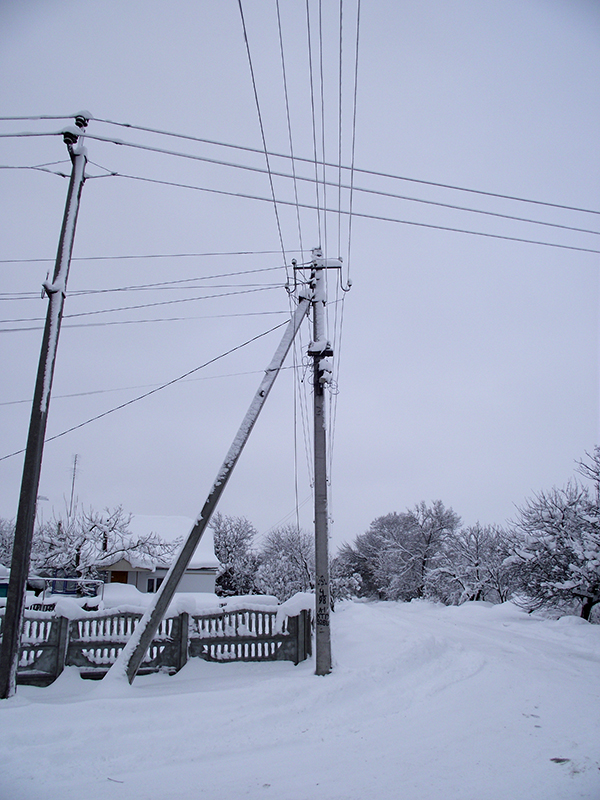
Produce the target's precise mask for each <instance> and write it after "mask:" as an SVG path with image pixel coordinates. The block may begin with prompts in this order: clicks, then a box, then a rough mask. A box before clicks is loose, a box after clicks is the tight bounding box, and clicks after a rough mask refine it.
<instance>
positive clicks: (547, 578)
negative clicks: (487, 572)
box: [508, 449, 600, 619]
mask: <svg viewBox="0 0 600 800" xmlns="http://www.w3.org/2000/svg"><path fill="white" fill-rule="evenodd" d="M597 467H598V449H596V451H595V457H594V462H593V463H592V465H590V468H592V469H596V468H597ZM513 535H514V543H513V547H512V551H513V552H512V555H511V556H510V558H509V560H508V563H510V564H511V565H512V567H513V570H514V575H515V578H516V580H517V581H518V586H519V589H520V591H521V592H522V593H523V595H524V597H525V602H526V603H527V605H528V606H529V607H530V608H532V609H534V608H541V607H543V606H555V605H560V604H567V605H569V604H570V605H572V604H573V603H577V604H579V605H580V608H581V616H582V617H583V618H584V619H589V616H590V612H591V610H592V608H593V607H594V606H595V605H596V604H597V603H600V513H599V508H598V501H597V496H596V497H593V496H592V495H591V494H590V492H589V491H588V489H587V488H586V487H583V486H580V485H579V484H577V483H576V482H571V483H569V484H567V486H566V487H565V488H564V489H556V488H554V489H552V490H551V491H549V492H540V493H539V494H537V495H535V496H534V497H533V499H531V500H529V501H527V503H526V504H525V505H524V506H523V507H522V508H520V509H519V513H518V517H517V519H516V521H515V522H514V524H513Z"/></svg>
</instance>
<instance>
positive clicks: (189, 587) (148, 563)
mask: <svg viewBox="0 0 600 800" xmlns="http://www.w3.org/2000/svg"><path fill="white" fill-rule="evenodd" d="M193 525H194V520H193V519H189V518H188V517H155V516H146V515H139V514H136V515H134V516H133V517H132V518H131V522H130V523H129V531H130V532H131V536H132V538H138V537H141V536H147V535H149V534H151V533H155V534H156V535H157V536H159V537H160V538H161V539H162V540H163V541H165V542H168V543H169V544H171V543H174V542H176V541H177V540H181V541H183V540H184V539H185V538H187V535H188V534H189V532H190V531H191V529H192V527H193ZM177 552H178V550H175V553H174V556H173V558H175V557H176V555H177ZM112 558H114V559H115V560H114V561H111V562H110V563H107V560H106V558H100V559H99V562H98V564H97V565H96V566H97V569H98V571H99V572H100V573H104V574H105V575H106V582H107V583H126V584H129V585H131V586H135V587H136V589H138V591H140V592H156V591H157V590H158V588H159V587H160V585H161V583H162V582H163V580H164V578H165V575H166V574H167V571H168V569H169V567H170V566H171V563H172V560H173V558H169V559H168V560H165V559H163V558H160V557H152V556H149V555H146V554H137V553H136V554H133V553H127V552H126V551H124V552H122V553H117V554H116V555H114V556H112ZM218 569H219V562H218V560H217V557H216V556H215V548H214V541H213V532H212V529H211V528H208V527H207V528H206V530H205V532H204V535H203V536H202V539H201V540H200V542H199V544H198V547H197V548H196V551H195V553H194V555H193V556H192V560H191V561H190V563H189V565H188V568H187V569H186V571H185V573H184V575H183V577H182V579H181V581H180V583H179V587H178V589H177V591H178V592H211V593H214V591H215V579H216V577H217V571H218Z"/></svg>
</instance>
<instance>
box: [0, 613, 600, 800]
mask: <svg viewBox="0 0 600 800" xmlns="http://www.w3.org/2000/svg"><path fill="white" fill-rule="evenodd" d="M332 625H333V648H334V659H335V671H334V672H333V673H332V674H331V675H329V676H326V677H316V676H315V675H314V674H313V671H314V663H313V662H311V661H308V662H305V663H303V664H301V665H299V666H298V667H294V666H293V665H292V664H291V663H285V662H281V663H272V664H210V663H206V662H203V661H199V660H193V661H192V662H190V663H188V664H187V666H186V667H185V668H184V669H183V670H182V671H181V672H180V673H179V674H178V675H176V676H174V677H168V676H166V675H151V676H147V677H140V678H137V679H136V681H135V682H134V685H133V686H131V687H130V686H129V685H128V684H126V683H124V682H122V681H112V682H110V683H108V682H102V683H94V682H91V681H83V680H81V679H80V678H79V677H78V674H77V672H76V670H74V669H72V668H70V669H68V670H67V671H66V673H65V674H63V675H62V676H61V678H59V680H58V681H57V682H56V683H55V684H54V685H52V686H51V687H49V688H47V689H39V688H34V687H24V686H21V687H19V689H18V693H17V696H15V697H13V698H11V699H10V700H5V701H2V702H0V726H1V727H0V730H1V731H2V733H1V737H0V797H2V798H7V800H8V798H10V800H39V799H40V798H42V797H59V798H61V800H75V799H76V800H81V798H87V799H88V800H105V798H106V799H107V800H113V798H115V799H117V798H118V799H119V800H120V799H121V798H127V800H153V799H154V798H164V799H165V800H175V798H177V800H188V798H189V800H197V799H198V798H206V799H207V800H241V798H252V799H254V798H256V799H257V800H258V798H260V800H269V799H270V798H272V799H273V800H309V799H310V800H373V799H376V800H571V799H572V798H585V800H598V798H600V702H599V699H600V698H599V696H600V681H599V677H600V669H599V667H600V626H598V625H590V624H589V623H586V622H584V621H582V620H580V619H578V618H577V617H563V618H562V619H559V620H547V619H546V620H544V619H540V618H535V617H533V616H527V614H525V613H524V612H522V611H520V610H518V609H517V608H516V607H515V606H513V605H511V604H504V605H502V606H493V607H492V606H488V605H486V604H481V603H468V604H465V605H463V606H461V607H458V608H456V607H452V608H445V607H443V606H439V605H434V604H430V603H427V602H413V603H410V604H400V603H360V602H356V603H344V604H341V605H340V606H339V608H338V609H337V610H336V612H335V614H333V615H332Z"/></svg>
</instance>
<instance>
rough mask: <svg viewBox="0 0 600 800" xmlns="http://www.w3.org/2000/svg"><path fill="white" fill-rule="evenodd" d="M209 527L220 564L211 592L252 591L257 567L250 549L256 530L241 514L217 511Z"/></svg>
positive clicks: (227, 594)
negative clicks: (231, 515) (232, 515)
mask: <svg viewBox="0 0 600 800" xmlns="http://www.w3.org/2000/svg"><path fill="white" fill-rule="evenodd" d="M210 526H211V528H212V529H213V534H214V541H215V555H216V557H217V558H218V559H219V563H220V565H221V568H220V570H219V574H218V576H217V580H216V588H215V591H216V592H217V594H219V595H222V596H231V595H237V594H252V593H253V592H254V591H256V587H255V577H256V572H257V569H258V557H257V555H256V553H254V552H253V550H252V544H253V542H254V538H255V537H256V535H257V532H256V529H255V528H254V526H253V525H252V523H251V522H249V521H248V520H247V519H246V518H245V517H228V516H225V515H223V514H220V513H219V512H217V513H216V514H214V516H213V518H212V520H211V522H210Z"/></svg>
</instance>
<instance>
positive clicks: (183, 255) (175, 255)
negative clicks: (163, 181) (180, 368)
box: [0, 173, 300, 278]
mask: <svg viewBox="0 0 600 800" xmlns="http://www.w3.org/2000/svg"><path fill="white" fill-rule="evenodd" d="M114 177H119V178H129V177H132V178H135V176H130V175H119V174H118V173H115V175H114ZM135 179H136V180H138V179H137V178H135ZM139 180H144V179H143V178H139ZM174 185H175V186H179V185H180V184H174ZM185 188H195V187H185ZM279 252H280V251H279V250H235V251H233V252H228V253H227V252H214V253H146V254H143V255H137V254H135V255H120V256H73V258H71V261H124V260H127V259H146V258H203V257H205V256H269V255H279ZM290 252H292V253H299V252H300V250H292V251H290ZM55 261H56V259H55V258H2V259H0V264H41V263H46V262H51V263H54V262H55ZM281 268H282V267H281V265H279V266H277V267H262V268H261V269H255V270H243V271H241V272H230V273H226V274H228V275H245V274H247V273H250V272H264V271H267V270H270V269H281ZM216 277H218V278H220V277H223V276H221V275H217V276H216Z"/></svg>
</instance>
